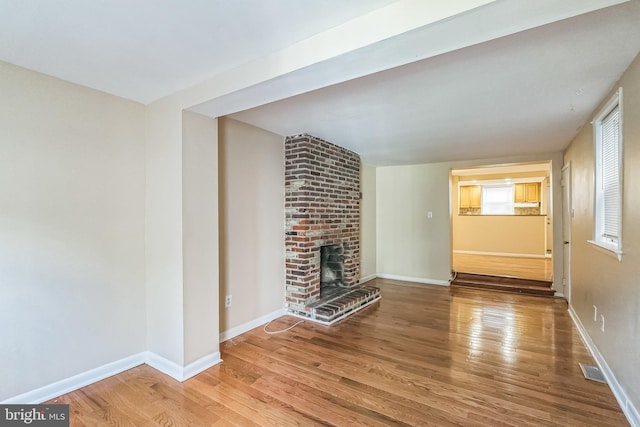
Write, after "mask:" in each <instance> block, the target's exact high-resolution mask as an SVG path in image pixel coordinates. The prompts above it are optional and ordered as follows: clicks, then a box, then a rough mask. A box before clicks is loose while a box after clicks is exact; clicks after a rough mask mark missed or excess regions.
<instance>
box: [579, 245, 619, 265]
mask: <svg viewBox="0 0 640 427" xmlns="http://www.w3.org/2000/svg"><path fill="white" fill-rule="evenodd" d="M587 242H589V243H591V245H593V248H594V249H596V250H598V251H599V252H602V253H604V254H607V255H609V256H612V257H614V258H617V259H618V262H622V251H621V250H620V249H617V248H615V247H613V246H612V245H607V244H606V243H602V242H596V241H595V240H587Z"/></svg>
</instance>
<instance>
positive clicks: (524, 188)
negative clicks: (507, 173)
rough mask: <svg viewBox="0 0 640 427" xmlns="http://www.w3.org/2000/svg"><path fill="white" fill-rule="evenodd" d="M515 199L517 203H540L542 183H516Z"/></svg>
mask: <svg viewBox="0 0 640 427" xmlns="http://www.w3.org/2000/svg"><path fill="white" fill-rule="evenodd" d="M513 199H514V200H513V201H514V202H516V203H540V183H539V182H526V183H523V184H516V185H515V188H514V191H513Z"/></svg>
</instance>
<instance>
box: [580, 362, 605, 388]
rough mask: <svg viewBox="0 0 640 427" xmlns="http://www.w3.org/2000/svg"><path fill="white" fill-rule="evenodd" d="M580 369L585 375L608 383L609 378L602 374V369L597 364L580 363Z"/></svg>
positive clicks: (593, 379) (587, 377)
mask: <svg viewBox="0 0 640 427" xmlns="http://www.w3.org/2000/svg"><path fill="white" fill-rule="evenodd" d="M579 365H580V369H582V374H583V375H584V377H585V378H586V379H588V380H591V381H597V382H599V383H605V384H607V379H606V378H605V377H604V375H602V371H601V370H600V368H598V367H597V366H590V365H584V364H582V363H579Z"/></svg>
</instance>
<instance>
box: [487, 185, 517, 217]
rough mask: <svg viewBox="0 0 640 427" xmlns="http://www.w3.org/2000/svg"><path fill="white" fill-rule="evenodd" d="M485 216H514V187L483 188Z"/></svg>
mask: <svg viewBox="0 0 640 427" xmlns="http://www.w3.org/2000/svg"><path fill="white" fill-rule="evenodd" d="M482 214H483V215H513V185H509V186H500V187H485V186H483V187H482Z"/></svg>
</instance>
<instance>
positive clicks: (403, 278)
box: [376, 273, 449, 286]
mask: <svg viewBox="0 0 640 427" xmlns="http://www.w3.org/2000/svg"><path fill="white" fill-rule="evenodd" d="M376 277H379V278H380V279H390V280H400V281H403V282H414V283H425V284H427V285H439V286H449V281H448V280H437V279H429V278H422V277H411V276H398V275H396V274H386V273H376Z"/></svg>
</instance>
